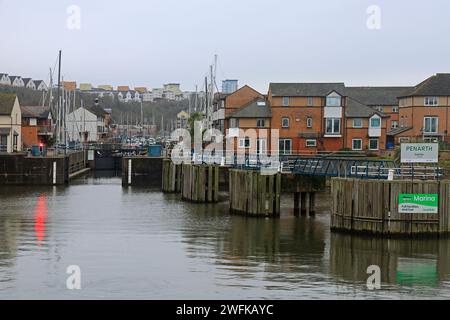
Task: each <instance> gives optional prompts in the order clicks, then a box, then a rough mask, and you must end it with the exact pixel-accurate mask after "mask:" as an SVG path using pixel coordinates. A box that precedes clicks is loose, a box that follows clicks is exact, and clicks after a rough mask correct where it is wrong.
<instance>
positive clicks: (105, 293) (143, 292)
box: [0, 176, 450, 299]
mask: <svg viewBox="0 0 450 320" xmlns="http://www.w3.org/2000/svg"><path fill="white" fill-rule="evenodd" d="M318 203H319V205H320V206H321V208H319V209H320V210H319V211H320V213H319V214H318V215H317V216H316V217H315V218H294V217H292V214H291V212H290V209H289V206H290V205H291V204H292V199H289V198H288V197H284V198H283V203H282V209H283V214H282V217H281V218H280V219H276V220H270V219H254V218H244V217H240V216H230V215H229V214H228V212H227V203H226V202H224V203H220V204H218V205H198V204H188V203H184V202H182V201H180V200H179V199H178V197H177V196H176V195H164V194H162V193H161V192H159V191H158V190H146V189H136V188H122V186H121V181H120V179H119V178H116V177H94V176H88V177H85V178H81V179H79V180H77V181H74V182H73V183H72V184H71V185H70V186H69V187H66V188H60V187H55V188H51V187H50V188H47V187H45V188H30V187H27V188H23V187H8V188H7V187H4V186H2V187H0V298H2V299H10V298H49V299H56V298H59V299H77V298H86V299H117V298H119V299H121V298H122V299H132V298H142V299H147V298H148V299H241V298H252V299H264V298H273V299H279V298H281V299H306V298H333V299H334V298H337V299H352V298H357V299H363V298H378V299H379V298H399V299H403V298H447V299H448V298H450V240H381V239H372V238H362V237H355V236H349V235H338V234H334V233H330V232H329V214H328V212H327V210H328V209H327V205H328V204H329V199H328V198H327V195H326V194H324V195H321V197H320V199H319V201H318ZM69 265H78V266H80V268H81V272H82V274H81V280H82V289H81V290H68V289H66V278H67V276H68V275H67V274H66V268H67V267H68V266H69ZM369 265H379V266H380V268H381V273H382V280H383V283H382V289H381V290H377V291H375V292H374V291H369V290H368V289H367V288H366V285H365V283H366V279H367V277H368V275H367V274H366V269H367V267H368V266H369Z"/></svg>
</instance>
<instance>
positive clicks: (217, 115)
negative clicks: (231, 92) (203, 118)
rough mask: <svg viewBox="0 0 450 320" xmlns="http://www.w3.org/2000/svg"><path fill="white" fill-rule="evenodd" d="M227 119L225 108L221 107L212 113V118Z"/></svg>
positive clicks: (214, 119)
mask: <svg viewBox="0 0 450 320" xmlns="http://www.w3.org/2000/svg"><path fill="white" fill-rule="evenodd" d="M224 119H225V109H219V110H217V111H214V112H213V114H212V120H213V121H217V120H224Z"/></svg>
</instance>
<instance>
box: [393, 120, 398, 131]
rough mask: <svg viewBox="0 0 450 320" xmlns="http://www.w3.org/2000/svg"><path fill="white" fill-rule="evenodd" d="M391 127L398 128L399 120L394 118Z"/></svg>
mask: <svg viewBox="0 0 450 320" xmlns="http://www.w3.org/2000/svg"><path fill="white" fill-rule="evenodd" d="M394 123H395V124H396V126H394ZM391 128H392V129H397V128H398V120H392V122H391Z"/></svg>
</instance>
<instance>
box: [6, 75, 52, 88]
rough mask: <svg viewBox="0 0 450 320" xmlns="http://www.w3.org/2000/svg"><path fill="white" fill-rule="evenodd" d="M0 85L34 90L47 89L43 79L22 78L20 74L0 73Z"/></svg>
mask: <svg viewBox="0 0 450 320" xmlns="http://www.w3.org/2000/svg"><path fill="white" fill-rule="evenodd" d="M0 85H4V86H12V87H17V88H27V89H31V90H36V91H45V90H47V85H46V84H45V82H44V81H43V80H33V79H32V78H22V77H21V76H10V75H8V74H7V73H0Z"/></svg>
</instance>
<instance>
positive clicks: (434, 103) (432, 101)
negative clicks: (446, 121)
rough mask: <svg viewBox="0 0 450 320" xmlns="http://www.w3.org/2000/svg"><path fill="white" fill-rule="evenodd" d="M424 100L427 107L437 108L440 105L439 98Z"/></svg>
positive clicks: (426, 98)
mask: <svg viewBox="0 0 450 320" xmlns="http://www.w3.org/2000/svg"><path fill="white" fill-rule="evenodd" d="M424 100H425V101H424V104H425V106H437V105H438V104H439V103H438V97H425V98H424Z"/></svg>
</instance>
